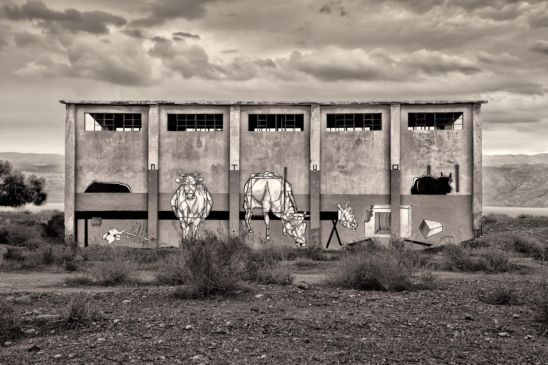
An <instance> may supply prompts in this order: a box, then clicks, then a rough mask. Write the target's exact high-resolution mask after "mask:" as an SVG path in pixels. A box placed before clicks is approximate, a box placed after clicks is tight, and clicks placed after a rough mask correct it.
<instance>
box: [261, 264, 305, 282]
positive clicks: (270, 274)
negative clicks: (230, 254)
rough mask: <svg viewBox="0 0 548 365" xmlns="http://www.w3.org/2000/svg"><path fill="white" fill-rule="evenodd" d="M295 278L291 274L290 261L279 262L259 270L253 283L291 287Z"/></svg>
mask: <svg viewBox="0 0 548 365" xmlns="http://www.w3.org/2000/svg"><path fill="white" fill-rule="evenodd" d="M294 279H295V277H294V276H293V274H292V273H291V266H290V264H289V262H288V261H278V262H276V263H274V264H272V265H268V266H265V267H261V268H259V269H258V270H257V271H256V272H255V277H254V278H253V281H256V282H257V283H259V284H276V285H291V284H293V280H294Z"/></svg>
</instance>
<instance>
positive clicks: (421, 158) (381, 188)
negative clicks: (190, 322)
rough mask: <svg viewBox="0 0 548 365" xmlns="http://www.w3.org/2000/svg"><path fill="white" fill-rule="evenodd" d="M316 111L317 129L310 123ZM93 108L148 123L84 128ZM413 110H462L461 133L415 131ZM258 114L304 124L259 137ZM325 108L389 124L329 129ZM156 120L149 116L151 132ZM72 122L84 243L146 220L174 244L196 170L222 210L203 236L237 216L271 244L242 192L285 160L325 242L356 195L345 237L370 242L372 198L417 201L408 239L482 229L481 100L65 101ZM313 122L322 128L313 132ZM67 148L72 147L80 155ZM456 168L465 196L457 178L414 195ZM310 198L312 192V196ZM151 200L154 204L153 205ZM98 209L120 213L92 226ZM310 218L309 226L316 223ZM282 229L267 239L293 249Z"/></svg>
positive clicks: (276, 225)
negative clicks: (183, 127) (116, 187)
mask: <svg viewBox="0 0 548 365" xmlns="http://www.w3.org/2000/svg"><path fill="white" fill-rule="evenodd" d="M473 108H474V111H473ZM311 110H312V111H313V113H312V114H313V115H314V118H313V122H314V128H312V125H311V123H312V122H311ZM86 112H105V113H109V112H125V113H129V112H132V113H135V112H137V113H141V115H142V121H143V130H142V131H140V132H106V131H101V132H86V131H85V130H84V113H86ZM409 112H462V113H463V129H462V130H433V131H416V130H415V131H413V130H411V131H409V130H408V129H407V127H408V113H409ZM170 113H217V114H223V121H224V128H223V131H222V132H220V131H219V132H168V131H167V114H170ZM254 113H256V114H261V113H263V114H286V113H288V114H301V113H302V114H303V115H304V131H302V132H284V131H277V132H250V131H248V116H249V114H254ZM328 113H381V114H382V130H380V131H349V132H328V131H327V127H326V119H327V114H328ZM149 118H151V121H152V122H151V123H152V124H151V126H150V128H149V126H148V121H149ZM66 123H67V124H66V125H67V133H68V134H67V136H68V137H67V151H68V152H67V156H68V157H67V163H72V162H71V161H72V158H73V159H74V169H70V166H69V171H74V177H73V178H72V177H71V175H70V174H69V175H67V186H69V187H72V186H73V187H74V189H73V190H71V189H69V190H68V191H69V192H70V196H67V197H66V199H67V207H68V208H69V210H68V211H67V212H66V214H67V219H68V222H69V224H72V223H71V222H72V220H71V212H72V217H74V216H75V215H74V213H75V212H79V213H78V214H79V215H80V217H83V216H85V217H86V219H84V218H80V219H77V220H75V221H76V224H75V227H74V228H75V231H76V233H77V241H78V244H80V245H83V244H84V239H85V235H86V236H87V238H88V243H89V244H104V243H105V241H103V240H102V236H103V234H105V233H106V232H107V231H108V229H109V228H116V229H118V230H123V229H125V230H128V231H134V230H135V229H138V230H141V228H142V227H145V228H144V230H145V233H146V230H147V228H148V230H150V229H151V227H153V228H154V229H156V227H157V229H158V235H157V239H158V242H157V243H156V242H155V241H154V244H152V243H151V244H150V245H149V247H161V246H165V245H177V244H178V243H179V242H180V236H181V227H180V226H179V222H178V221H177V220H174V219H171V218H172V217H170V216H169V214H170V212H171V205H170V200H171V197H172V196H173V194H174V192H175V190H176V189H177V187H178V184H177V183H176V182H175V178H176V177H177V173H189V172H194V173H200V174H201V175H202V176H203V177H204V179H205V180H204V183H205V185H206V186H207V188H208V190H209V191H210V193H211V196H212V200H213V208H212V211H214V212H215V214H213V215H211V217H210V218H209V219H208V220H206V221H205V222H204V223H203V224H202V226H201V228H200V229H201V231H202V232H203V231H206V230H207V231H210V232H212V233H214V234H222V235H226V234H228V233H229V218H228V217H231V218H230V222H232V223H231V226H230V227H231V228H230V229H231V233H232V234H240V236H241V237H242V238H243V239H244V240H245V241H246V242H248V243H249V244H250V245H253V246H261V245H265V244H266V242H265V241H264V239H265V224H264V221H263V219H262V218H263V217H262V214H261V212H260V211H259V210H257V211H255V212H254V213H255V214H256V216H255V219H254V220H252V223H251V224H252V228H253V231H254V232H253V233H251V234H250V233H248V232H247V230H246V229H245V228H244V221H243V220H240V218H239V217H240V214H241V212H242V211H243V187H244V184H245V182H246V181H247V180H248V179H249V177H250V176H251V174H253V173H257V172H263V171H272V172H274V173H276V174H279V175H282V176H283V173H284V167H287V173H288V174H287V179H288V181H289V182H290V183H291V184H292V186H293V192H294V196H295V199H296V203H297V207H298V209H299V210H300V211H309V210H310V209H311V201H313V202H314V203H313V204H314V206H315V207H317V206H318V205H319V207H320V209H319V212H318V211H315V212H312V214H311V215H310V219H311V220H312V219H314V222H315V223H314V224H316V227H318V226H319V229H316V230H315V232H314V235H313V237H312V238H313V239H314V240H316V239H319V244H320V245H321V247H324V248H325V247H326V246H327V244H328V240H329V236H330V234H331V233H332V231H333V222H332V221H331V218H336V213H337V204H341V205H346V203H347V202H350V205H351V207H352V208H353V210H354V214H355V217H356V220H357V223H358V229H357V230H356V231H355V232H353V231H351V230H348V229H346V228H344V227H342V226H341V225H340V224H338V225H337V226H336V228H337V232H338V234H339V237H340V239H341V241H342V242H343V244H344V243H349V242H354V241H359V240H362V239H364V238H365V232H364V221H365V220H366V219H367V218H368V215H369V210H370V209H371V207H372V206H375V205H377V206H378V205H382V206H391V207H392V209H393V208H394V207H396V206H398V204H401V205H410V206H411V211H412V223H411V227H410V229H411V233H410V236H409V237H407V238H409V239H412V240H416V241H421V242H428V243H433V244H438V243H440V242H458V241H461V240H465V239H468V238H471V237H472V236H473V234H474V229H475V230H476V231H477V230H478V228H477V227H475V226H474V224H476V223H475V221H474V220H473V218H472V216H473V214H472V213H474V215H475V216H478V214H481V200H478V199H476V200H474V203H473V201H472V195H473V194H474V193H475V192H476V191H478V190H477V188H474V186H477V185H478V181H477V180H478V179H481V175H480V174H478V173H477V170H478V168H477V166H475V165H477V164H479V165H481V159H478V158H477V155H478V153H479V152H481V150H480V149H479V147H481V144H480V142H481V133H478V132H477V130H478V129H480V128H481V123H480V120H479V104H478V105H473V104H447V105H443V104H437V105H427V104H413V105H411V104H401V105H400V104H390V103H386V104H371V105H319V104H310V105H303V104H300V105H291V106H287V105H246V104H245V103H242V104H236V105H232V106H230V105H228V104H226V105H221V104H219V105H205V104H204V105H161V104H160V105H159V104H150V107H149V105H136V106H130V105H85V104H82V105H76V107H74V106H73V105H68V107H67V122H66ZM71 128H74V129H73V131H74V140H73V141H72V140H71V138H69V137H71V134H70V133H73V132H72V130H71ZM474 128H475V129H474ZM312 129H313V130H314V133H311V131H312ZM478 141H479V142H478ZM71 145H73V147H74V149H72V147H71ZM151 146H152V147H151ZM478 146H479V147H478ZM151 148H152V150H151ZM478 149H479V152H478ZM149 150H150V151H149ZM70 151H74V155H73V156H71V155H70ZM475 160H476V161H475ZM151 161H153V162H156V161H157V166H155V169H156V170H158V171H155V169H152V170H149V169H151V166H149V163H150V162H151ZM394 161H396V162H397V163H398V165H399V170H396V171H391V168H392V166H391V165H392V164H394ZM455 164H458V165H459V191H458V192H456V191H455V189H454V188H455V185H456V184H455V183H453V191H452V192H451V193H450V194H449V195H440V196H425V195H411V194H410V190H411V187H412V184H413V179H414V178H416V177H420V176H422V175H424V174H426V166H427V165H430V166H431V172H432V175H433V176H439V174H440V172H443V173H444V175H446V174H449V173H453V177H454V178H456V176H455ZM155 165H156V164H155ZM147 170H148V171H147ZM311 177H313V181H314V182H313V183H312V184H311ZM151 179H152V180H151ZM92 180H100V181H112V182H122V183H125V184H128V185H130V187H131V189H132V193H129V194H127V193H126V194H123V193H116V194H112V193H111V194H85V193H83V191H84V190H85V188H86V187H87V186H88V185H89V183H91V181H92ZM151 182H153V183H154V186H158V193H156V190H154V189H148V188H149V186H148V185H149V184H150V183H151ZM149 190H150V191H149ZM151 194H153V195H154V196H151ZM156 194H157V195H156ZM231 195H233V197H232V198H231ZM400 195H401V196H400ZM310 196H313V197H314V198H313V199H312V200H311V199H310ZM395 198H397V200H394V199H395ZM151 202H152V203H154V204H153V205H151ZM478 202H479V203H478ZM156 205H157V207H158V208H157V209H158V211H159V213H158V219H159V220H158V221H157V222H156V223H154V222H150V221H149V222H148V225H147V221H146V219H143V218H142V217H143V216H144V217H146V216H147V215H148V216H149V217H153V218H152V220H155V218H156V216H155V215H154V214H152V215H151V209H153V210H154V212H156V208H155V207H156ZM236 205H237V206H236ZM151 207H153V208H151ZM92 212H97V213H92ZM101 212H105V213H104V214H107V216H108V214H110V217H111V218H109V219H103V220H102V221H101V224H100V225H97V224H94V225H93V224H92V223H91V220H90V215H93V214H99V215H100V214H103V213H101ZM117 212H118V213H120V214H125V213H124V212H127V214H128V217H120V216H119V214H118V215H117ZM229 212H230V214H229ZM478 212H479V213H478ZM166 214H167V215H166ZM135 217H140V218H135ZM133 218H135V219H133ZM424 219H428V220H432V221H437V222H440V223H441V224H442V225H443V230H442V232H441V233H438V234H436V235H433V236H432V237H425V236H424V235H423V233H422V232H421V231H420V230H419V227H420V225H421V223H422V221H423V220H424ZM149 220H150V219H149ZM476 220H477V219H476ZM86 222H87V223H86ZM95 223H97V222H96V221H95ZM307 223H308V224H309V228H310V221H307ZM396 224H400V223H399V222H398V223H396ZM238 226H239V229H238ZM86 227H87V229H86ZM136 227H137V228H136ZM393 228H394V229H393V230H392V233H394V232H399V229H398V228H397V227H393ZM232 231H233V232H232ZM237 231H239V233H238V232H237ZM67 232H68V233H67V234H72V231H71V227H69V228H67ZM86 232H87V233H86ZM281 232H282V227H281V222H280V221H279V220H272V221H271V235H272V242H271V243H270V244H272V245H286V246H294V242H293V239H292V238H291V237H288V236H282V234H281ZM309 233H310V230H309V229H308V230H307V236H308V237H307V239H311V237H310V235H309ZM130 241H131V240H129V239H127V237H126V238H125V240H122V241H120V242H116V244H123V245H133V246H138V247H142V246H143V242H142V241H139V240H138V239H137V240H135V241H134V242H130ZM151 242H153V241H152V240H151ZM329 248H330V249H331V248H333V249H338V248H340V246H339V244H338V239H337V237H336V235H335V234H333V235H332V237H331V240H330V242H329Z"/></svg>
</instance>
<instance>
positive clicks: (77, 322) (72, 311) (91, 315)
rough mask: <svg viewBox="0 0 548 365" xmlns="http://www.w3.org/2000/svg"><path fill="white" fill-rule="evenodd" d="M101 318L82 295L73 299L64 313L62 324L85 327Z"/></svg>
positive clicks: (70, 326) (71, 326) (68, 326)
mask: <svg viewBox="0 0 548 365" xmlns="http://www.w3.org/2000/svg"><path fill="white" fill-rule="evenodd" d="M100 319H102V315H101V314H100V312H99V311H98V310H97V309H96V308H95V307H94V306H93V305H92V304H91V303H90V301H89V300H87V299H86V298H84V297H77V298H75V299H73V300H72V301H71V302H70V304H69V306H68V308H67V310H66V314H65V322H64V325H65V327H67V328H74V327H85V326H89V325H90V324H91V323H93V322H96V321H98V320H100Z"/></svg>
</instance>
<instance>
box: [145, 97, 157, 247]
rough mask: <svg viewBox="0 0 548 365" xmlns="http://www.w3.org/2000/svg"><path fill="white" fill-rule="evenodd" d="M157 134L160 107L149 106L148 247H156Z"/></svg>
mask: <svg viewBox="0 0 548 365" xmlns="http://www.w3.org/2000/svg"><path fill="white" fill-rule="evenodd" d="M159 133H160V106H159V105H150V106H149V109H148V168H147V170H148V185H147V196H148V199H147V202H148V220H147V233H148V239H149V241H148V246H149V247H158V198H159V185H160V184H159V176H160V174H159V171H158V170H159V166H158V161H159V152H158V151H159V147H160V145H159V141H160V139H159Z"/></svg>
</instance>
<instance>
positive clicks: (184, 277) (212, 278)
mask: <svg viewBox="0 0 548 365" xmlns="http://www.w3.org/2000/svg"><path fill="white" fill-rule="evenodd" d="M180 250H181V254H180V255H181V258H180V266H179V271H174V272H175V273H176V275H177V277H178V278H180V281H181V282H182V283H183V284H185V285H186V287H185V288H184V290H186V291H188V293H186V294H185V295H184V296H183V297H193V298H194V297H207V296H211V295H219V294H220V295H224V294H229V293H231V292H234V291H237V290H239V289H240V288H241V287H242V285H241V282H242V280H244V279H245V277H246V273H247V262H248V260H247V257H248V254H249V249H248V248H247V247H246V246H245V245H244V244H243V243H242V242H241V241H240V240H239V239H238V238H234V237H230V238H220V237H218V236H214V235H207V236H206V237H205V238H203V239H197V240H193V241H191V242H183V244H182V246H181V248H180ZM180 290H183V289H180Z"/></svg>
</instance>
